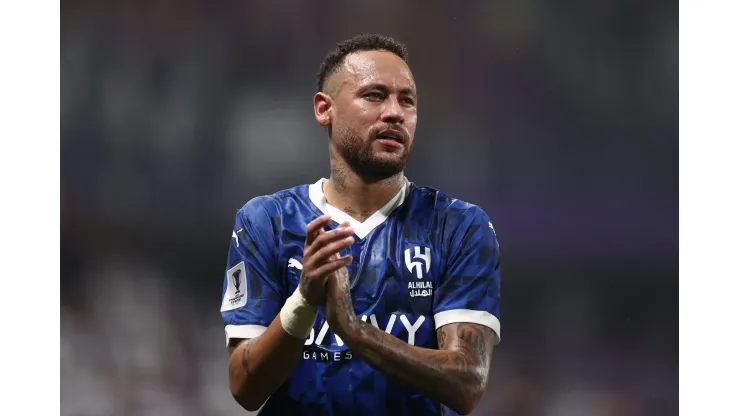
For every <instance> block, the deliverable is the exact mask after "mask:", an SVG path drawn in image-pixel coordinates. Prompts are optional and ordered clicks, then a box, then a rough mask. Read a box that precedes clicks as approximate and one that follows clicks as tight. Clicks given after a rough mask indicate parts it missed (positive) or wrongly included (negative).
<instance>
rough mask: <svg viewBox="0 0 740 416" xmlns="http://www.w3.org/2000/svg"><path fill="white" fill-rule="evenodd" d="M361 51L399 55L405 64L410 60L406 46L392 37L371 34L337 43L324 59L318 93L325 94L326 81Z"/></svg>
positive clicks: (318, 79) (317, 82)
mask: <svg viewBox="0 0 740 416" xmlns="http://www.w3.org/2000/svg"><path fill="white" fill-rule="evenodd" d="M359 51H388V52H391V53H393V54H396V55H398V57H399V58H401V59H403V61H404V62H407V59H408V52H407V51H406V46H405V45H404V44H403V43H401V42H399V41H397V40H395V39H393V38H391V37H388V36H383V35H377V34H371V33H366V34H362V35H357V36H355V37H353V38H351V39H347V40H343V41H341V42H339V43H337V45H336V46H334V49H332V50H331V51H329V53H328V54H327V55H326V57H324V60H323V61H322V62H321V66H320V67H319V73H318V74H317V75H316V78H317V79H316V87H317V91H318V92H323V90H324V84H325V83H326V79H327V78H329V76H330V75H332V74H334V73H336V72H337V71H338V70H339V67H340V66H341V64H342V62H343V61H344V58H345V57H346V56H347V55H349V54H351V53H354V52H359Z"/></svg>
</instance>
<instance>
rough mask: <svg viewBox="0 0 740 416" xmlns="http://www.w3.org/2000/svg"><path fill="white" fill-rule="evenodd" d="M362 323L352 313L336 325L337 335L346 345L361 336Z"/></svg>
mask: <svg viewBox="0 0 740 416" xmlns="http://www.w3.org/2000/svg"><path fill="white" fill-rule="evenodd" d="M362 324H363V322H362V321H361V320H360V319H359V318H357V316H356V315H355V314H354V313H352V314H351V315H350V316H349V317H347V319H346V320H344V322H342V323H341V324H340V325H337V326H338V328H337V330H336V332H337V335H339V337H340V338H342V340H343V341H344V342H345V343H347V345H350V344H354V343H355V342H357V341H359V340H360V338H361V337H362Z"/></svg>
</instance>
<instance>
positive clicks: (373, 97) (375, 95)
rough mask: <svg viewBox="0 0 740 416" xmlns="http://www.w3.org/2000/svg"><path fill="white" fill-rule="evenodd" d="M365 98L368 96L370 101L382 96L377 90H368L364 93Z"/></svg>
mask: <svg viewBox="0 0 740 416" xmlns="http://www.w3.org/2000/svg"><path fill="white" fill-rule="evenodd" d="M365 98H369V99H371V100H372V101H376V100H382V99H383V96H382V95H381V94H380V93H379V92H370V93H367V94H365Z"/></svg>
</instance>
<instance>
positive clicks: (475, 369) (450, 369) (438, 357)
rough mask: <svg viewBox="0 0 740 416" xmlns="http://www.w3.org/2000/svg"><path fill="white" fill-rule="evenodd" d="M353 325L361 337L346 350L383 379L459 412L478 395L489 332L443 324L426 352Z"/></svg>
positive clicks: (483, 385) (482, 383) (486, 360)
mask: <svg viewBox="0 0 740 416" xmlns="http://www.w3.org/2000/svg"><path fill="white" fill-rule="evenodd" d="M358 324H359V328H358V331H360V332H361V333H362V334H363V335H364V336H361V337H357V338H356V339H355V340H353V342H352V344H354V345H349V346H350V348H352V350H354V351H356V352H357V353H358V355H360V356H361V357H362V358H363V359H364V360H365V361H366V362H367V363H368V364H370V365H371V366H373V367H374V368H376V369H378V370H380V371H381V372H383V373H385V374H386V375H387V376H388V377H390V378H392V379H394V380H396V381H397V382H400V383H402V384H404V385H406V386H409V387H411V388H412V389H414V390H416V391H418V392H419V393H421V394H424V395H426V396H428V397H431V398H433V399H435V400H438V401H440V402H441V403H443V404H445V405H446V406H448V407H450V408H452V410H456V411H458V412H463V413H466V412H469V411H471V410H472V407H473V406H475V404H477V403H478V401H479V400H480V398H481V397H482V396H483V393H484V392H485V389H486V385H487V383H488V369H489V365H490V361H491V360H490V359H491V353H492V351H493V342H494V337H495V335H494V332H493V331H492V330H491V329H489V328H486V327H483V326H480V325H477V324H469V323H457V324H448V325H445V326H443V327H441V328H440V329H438V330H437V344H438V345H439V349H427V348H419V347H414V346H410V345H409V344H407V343H406V342H404V341H402V340H400V339H398V338H396V337H393V336H391V335H389V334H386V333H385V332H384V331H382V330H379V329H377V328H375V327H373V326H372V325H371V324H368V323H366V322H362V321H358Z"/></svg>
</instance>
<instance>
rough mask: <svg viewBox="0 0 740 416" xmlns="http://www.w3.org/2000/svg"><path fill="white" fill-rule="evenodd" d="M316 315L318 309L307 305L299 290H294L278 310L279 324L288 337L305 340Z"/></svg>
mask: <svg viewBox="0 0 740 416" xmlns="http://www.w3.org/2000/svg"><path fill="white" fill-rule="evenodd" d="M318 314H319V308H318V307H317V306H313V305H311V304H309V303H308V301H307V300H306V298H305V297H303V294H302V293H301V291H300V289H296V290H295V291H294V292H293V294H292V295H290V297H288V299H287V300H286V301H285V305H283V308H282V309H281V310H280V323H281V325H282V326H283V329H284V330H285V332H287V333H288V334H289V335H291V336H294V337H296V338H300V339H306V338H308V335H309V334H310V333H311V329H312V328H313V325H314V323H315V322H316V317H317V316H318Z"/></svg>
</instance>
